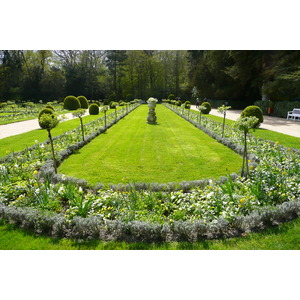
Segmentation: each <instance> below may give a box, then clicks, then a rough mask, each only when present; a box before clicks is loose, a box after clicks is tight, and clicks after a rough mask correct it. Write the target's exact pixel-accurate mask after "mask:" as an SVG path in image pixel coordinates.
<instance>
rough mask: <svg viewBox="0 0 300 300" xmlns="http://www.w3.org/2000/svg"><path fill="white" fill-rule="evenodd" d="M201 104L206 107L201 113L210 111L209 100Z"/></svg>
mask: <svg viewBox="0 0 300 300" xmlns="http://www.w3.org/2000/svg"><path fill="white" fill-rule="evenodd" d="M201 105H202V106H204V107H206V109H205V110H203V111H202V113H203V114H205V115H207V114H209V113H210V111H211V105H210V103H209V102H203V103H202V104H201Z"/></svg>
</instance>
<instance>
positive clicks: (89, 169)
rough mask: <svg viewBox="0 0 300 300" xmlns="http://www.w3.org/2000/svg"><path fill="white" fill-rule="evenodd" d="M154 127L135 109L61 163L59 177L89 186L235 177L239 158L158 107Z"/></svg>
mask: <svg viewBox="0 0 300 300" xmlns="http://www.w3.org/2000/svg"><path fill="white" fill-rule="evenodd" d="M156 112H157V119H158V124H157V125H150V124H147V123H146V119H147V113H148V107H147V106H146V105H143V106H140V107H138V108H137V109H136V110H135V111H134V112H132V113H131V114H129V115H128V116H126V118H125V119H123V120H121V121H119V122H118V123H117V124H116V125H114V126H113V127H112V128H111V129H109V130H108V131H107V133H106V134H102V135H100V136H99V137H97V138H96V139H95V140H93V141H92V142H91V143H89V144H88V145H87V146H85V147H84V148H82V149H81V150H79V151H78V152H77V153H76V154H74V155H72V156H71V157H69V158H68V159H67V160H65V161H64V162H63V163H62V165H61V166H60V167H59V173H62V174H66V175H68V176H73V177H77V178H84V179H86V180H87V181H88V182H89V183H91V184H95V183H97V182H101V183H103V184H109V183H120V182H125V181H129V182H141V181H142V182H159V183H166V182H171V181H176V182H180V181H182V180H197V179H202V178H219V177H220V176H222V175H227V174H228V173H232V172H238V171H239V169H240V167H241V163H242V158H241V157H240V156H239V155H238V154H236V153H235V152H233V151H232V150H230V149H228V148H227V147H225V146H223V145H222V144H220V143H218V142H217V141H215V140H214V139H212V138H210V137H209V136H207V135H206V134H204V133H203V132H202V131H200V130H199V129H197V128H195V127H194V126H193V125H191V124H190V123H189V122H187V121H185V120H184V119H182V118H181V117H179V116H177V115H176V114H175V113H173V112H172V111H170V110H169V109H167V108H165V107H164V106H162V105H158V106H157V108H156Z"/></svg>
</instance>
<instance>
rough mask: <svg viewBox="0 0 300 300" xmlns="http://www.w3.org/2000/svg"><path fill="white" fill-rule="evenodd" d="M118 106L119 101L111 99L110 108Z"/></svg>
mask: <svg viewBox="0 0 300 300" xmlns="http://www.w3.org/2000/svg"><path fill="white" fill-rule="evenodd" d="M116 107H117V102H115V101H111V102H110V103H109V108H116Z"/></svg>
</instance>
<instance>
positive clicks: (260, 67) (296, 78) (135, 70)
mask: <svg viewBox="0 0 300 300" xmlns="http://www.w3.org/2000/svg"><path fill="white" fill-rule="evenodd" d="M299 67H300V51H297V50H290V51H288V50H276V51H275V50H270V51H267V50H249V51H245V50H240V51H239V50H187V51H184V50H106V51H104V50H57V51H50V50H39V51H32V50H2V51H0V101H3V100H4V101H5V100H30V101H39V100H40V99H42V100H49V101H50V100H60V99H63V98H64V97H65V96H66V95H75V96H78V95H84V96H86V97H87V98H88V99H96V100H98V99H111V100H121V99H122V100H126V99H134V98H138V99H147V98H148V97H150V96H153V97H157V98H159V99H162V98H166V97H167V96H168V95H169V94H171V93H172V94H174V95H175V96H176V97H180V98H181V99H183V100H191V99H192V98H193V96H195V97H200V98H202V99H203V98H208V99H219V100H231V101H235V102H237V103H239V105H240V106H246V105H248V104H250V103H253V102H254V101H256V100H260V99H262V98H264V99H271V100H273V101H281V100H293V99H295V98H297V97H298V96H299V95H300V69H299ZM192 91H193V93H192Z"/></svg>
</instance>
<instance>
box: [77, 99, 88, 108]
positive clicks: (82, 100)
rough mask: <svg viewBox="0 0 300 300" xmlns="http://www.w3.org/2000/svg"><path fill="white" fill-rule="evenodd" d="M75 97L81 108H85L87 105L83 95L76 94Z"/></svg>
mask: <svg viewBox="0 0 300 300" xmlns="http://www.w3.org/2000/svg"><path fill="white" fill-rule="evenodd" d="M77 99H78V100H79V102H80V105H81V108H85V109H87V108H88V107H89V104H88V101H87V99H86V98H85V97H84V96H78V97H77Z"/></svg>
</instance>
